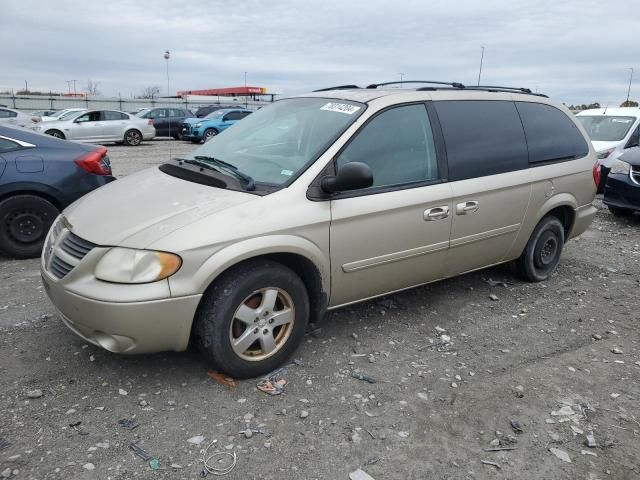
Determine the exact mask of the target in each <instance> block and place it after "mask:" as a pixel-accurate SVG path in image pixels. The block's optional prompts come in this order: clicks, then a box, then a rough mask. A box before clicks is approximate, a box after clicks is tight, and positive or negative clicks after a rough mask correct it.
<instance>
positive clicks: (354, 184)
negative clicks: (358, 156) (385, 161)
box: [320, 162, 373, 193]
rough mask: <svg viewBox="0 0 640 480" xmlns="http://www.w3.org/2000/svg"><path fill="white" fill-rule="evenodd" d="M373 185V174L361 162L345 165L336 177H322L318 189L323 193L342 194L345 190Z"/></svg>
mask: <svg viewBox="0 0 640 480" xmlns="http://www.w3.org/2000/svg"><path fill="white" fill-rule="evenodd" d="M371 185H373V172H371V169H370V168H369V165H367V164H366V163H362V162H349V163H345V164H344V165H343V166H342V168H340V170H338V175H336V176H335V177H334V176H333V175H331V176H326V177H323V178H322V180H321V181H320V188H322V191H323V192H325V193H336V192H343V191H346V190H359V189H361V188H369V187H370V186H371Z"/></svg>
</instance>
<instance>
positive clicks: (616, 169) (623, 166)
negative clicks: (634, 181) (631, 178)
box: [609, 159, 631, 175]
mask: <svg viewBox="0 0 640 480" xmlns="http://www.w3.org/2000/svg"><path fill="white" fill-rule="evenodd" d="M630 168H631V165H629V164H628V163H627V162H623V161H622V160H620V159H618V160H614V161H613V163H611V171H610V172H609V173H622V174H623V175H629V169H630Z"/></svg>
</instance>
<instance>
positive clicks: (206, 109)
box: [195, 105, 238, 118]
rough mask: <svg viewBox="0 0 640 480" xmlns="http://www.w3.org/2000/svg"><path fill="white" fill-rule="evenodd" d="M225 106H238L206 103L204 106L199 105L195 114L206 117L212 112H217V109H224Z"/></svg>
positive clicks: (234, 106)
mask: <svg viewBox="0 0 640 480" xmlns="http://www.w3.org/2000/svg"><path fill="white" fill-rule="evenodd" d="M223 108H238V107H237V106H236V105H205V106H203V107H198V109H196V111H195V116H196V117H198V118H204V117H206V116H207V115H209V114H210V113H211V112H215V111H216V110H222V109H223Z"/></svg>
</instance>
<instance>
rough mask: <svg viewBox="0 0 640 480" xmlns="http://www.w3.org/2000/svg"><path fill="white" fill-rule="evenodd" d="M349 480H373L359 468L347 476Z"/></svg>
mask: <svg viewBox="0 0 640 480" xmlns="http://www.w3.org/2000/svg"><path fill="white" fill-rule="evenodd" d="M349 480H374V479H373V477H372V476H371V475H369V474H368V473H367V472H365V471H364V470H362V469H360V468H359V469H357V470H354V471H353V472H351V473H350V474H349Z"/></svg>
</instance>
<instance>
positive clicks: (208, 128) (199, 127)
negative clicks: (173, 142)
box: [181, 108, 252, 143]
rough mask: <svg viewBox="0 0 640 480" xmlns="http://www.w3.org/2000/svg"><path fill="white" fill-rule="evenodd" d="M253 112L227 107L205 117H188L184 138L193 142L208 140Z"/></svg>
mask: <svg viewBox="0 0 640 480" xmlns="http://www.w3.org/2000/svg"><path fill="white" fill-rule="evenodd" d="M251 113H252V112H251V110H245V109H242V108H225V109H222V110H216V111H215V112H211V113H210V114H209V115H207V116H206V117H204V118H187V119H186V120H185V121H184V122H183V124H182V132H181V133H182V139H183V140H190V141H192V142H193V143H200V142H202V141H205V142H207V141H209V140H210V139H211V138H213V137H215V136H216V135H217V134H219V133H220V132H222V131H224V130H226V129H227V128H229V127H230V126H231V125H233V124H234V123H236V122H237V121H238V120H242V119H243V118H244V117H246V116H247V115H249V114H251Z"/></svg>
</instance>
